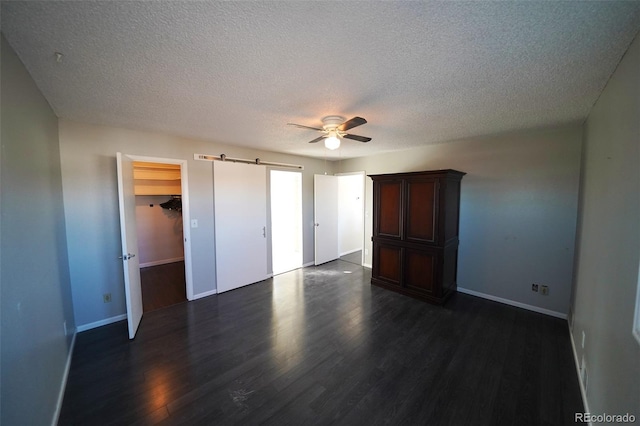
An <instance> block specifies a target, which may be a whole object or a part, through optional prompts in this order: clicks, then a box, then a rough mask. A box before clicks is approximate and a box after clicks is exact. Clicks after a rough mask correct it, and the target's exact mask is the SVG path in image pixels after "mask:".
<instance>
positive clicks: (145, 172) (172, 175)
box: [133, 161, 182, 195]
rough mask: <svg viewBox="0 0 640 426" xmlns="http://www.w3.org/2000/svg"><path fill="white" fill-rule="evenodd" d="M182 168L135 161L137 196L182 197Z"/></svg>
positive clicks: (134, 176)
mask: <svg viewBox="0 0 640 426" xmlns="http://www.w3.org/2000/svg"><path fill="white" fill-rule="evenodd" d="M180 177H181V175H180V166H179V165H177V164H160V163H145V162H139V161H134V163H133V181H134V187H135V188H134V193H135V195H182V185H181V180H180Z"/></svg>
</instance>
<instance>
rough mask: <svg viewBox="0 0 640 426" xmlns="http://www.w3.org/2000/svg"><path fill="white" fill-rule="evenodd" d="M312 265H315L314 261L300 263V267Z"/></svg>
mask: <svg viewBox="0 0 640 426" xmlns="http://www.w3.org/2000/svg"><path fill="white" fill-rule="evenodd" d="M313 265H315V262H307V263H305V264H304V265H302V267H303V268H307V267H309V266H313Z"/></svg>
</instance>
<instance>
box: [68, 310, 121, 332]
mask: <svg viewBox="0 0 640 426" xmlns="http://www.w3.org/2000/svg"><path fill="white" fill-rule="evenodd" d="M126 319H127V314H122V315H116V316H115V317H111V318H105V319H103V320H100V321H95V322H90V323H89V324H83V325H79V326H78V327H76V332H78V333H80V332H83V331H87V330H91V329H92V328H98V327H102V326H103V325H108V324H113V323H114V322H118V321H122V320H126Z"/></svg>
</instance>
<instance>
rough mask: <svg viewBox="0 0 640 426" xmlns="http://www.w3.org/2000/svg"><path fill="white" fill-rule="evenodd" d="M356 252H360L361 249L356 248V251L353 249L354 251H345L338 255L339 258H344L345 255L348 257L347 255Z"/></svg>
mask: <svg viewBox="0 0 640 426" xmlns="http://www.w3.org/2000/svg"><path fill="white" fill-rule="evenodd" d="M357 251H362V249H361V248H358V249H355V250H349V251H345V252H344V253H340V256H346V255H348V254H351V253H355V252H357Z"/></svg>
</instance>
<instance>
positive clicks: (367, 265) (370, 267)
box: [362, 263, 373, 269]
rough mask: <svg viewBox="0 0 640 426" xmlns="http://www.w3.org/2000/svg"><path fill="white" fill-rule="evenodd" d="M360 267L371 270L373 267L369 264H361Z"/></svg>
mask: <svg viewBox="0 0 640 426" xmlns="http://www.w3.org/2000/svg"><path fill="white" fill-rule="evenodd" d="M362 266H364V267H365V268H369V269H373V265H372V264H370V263H363V264H362Z"/></svg>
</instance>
